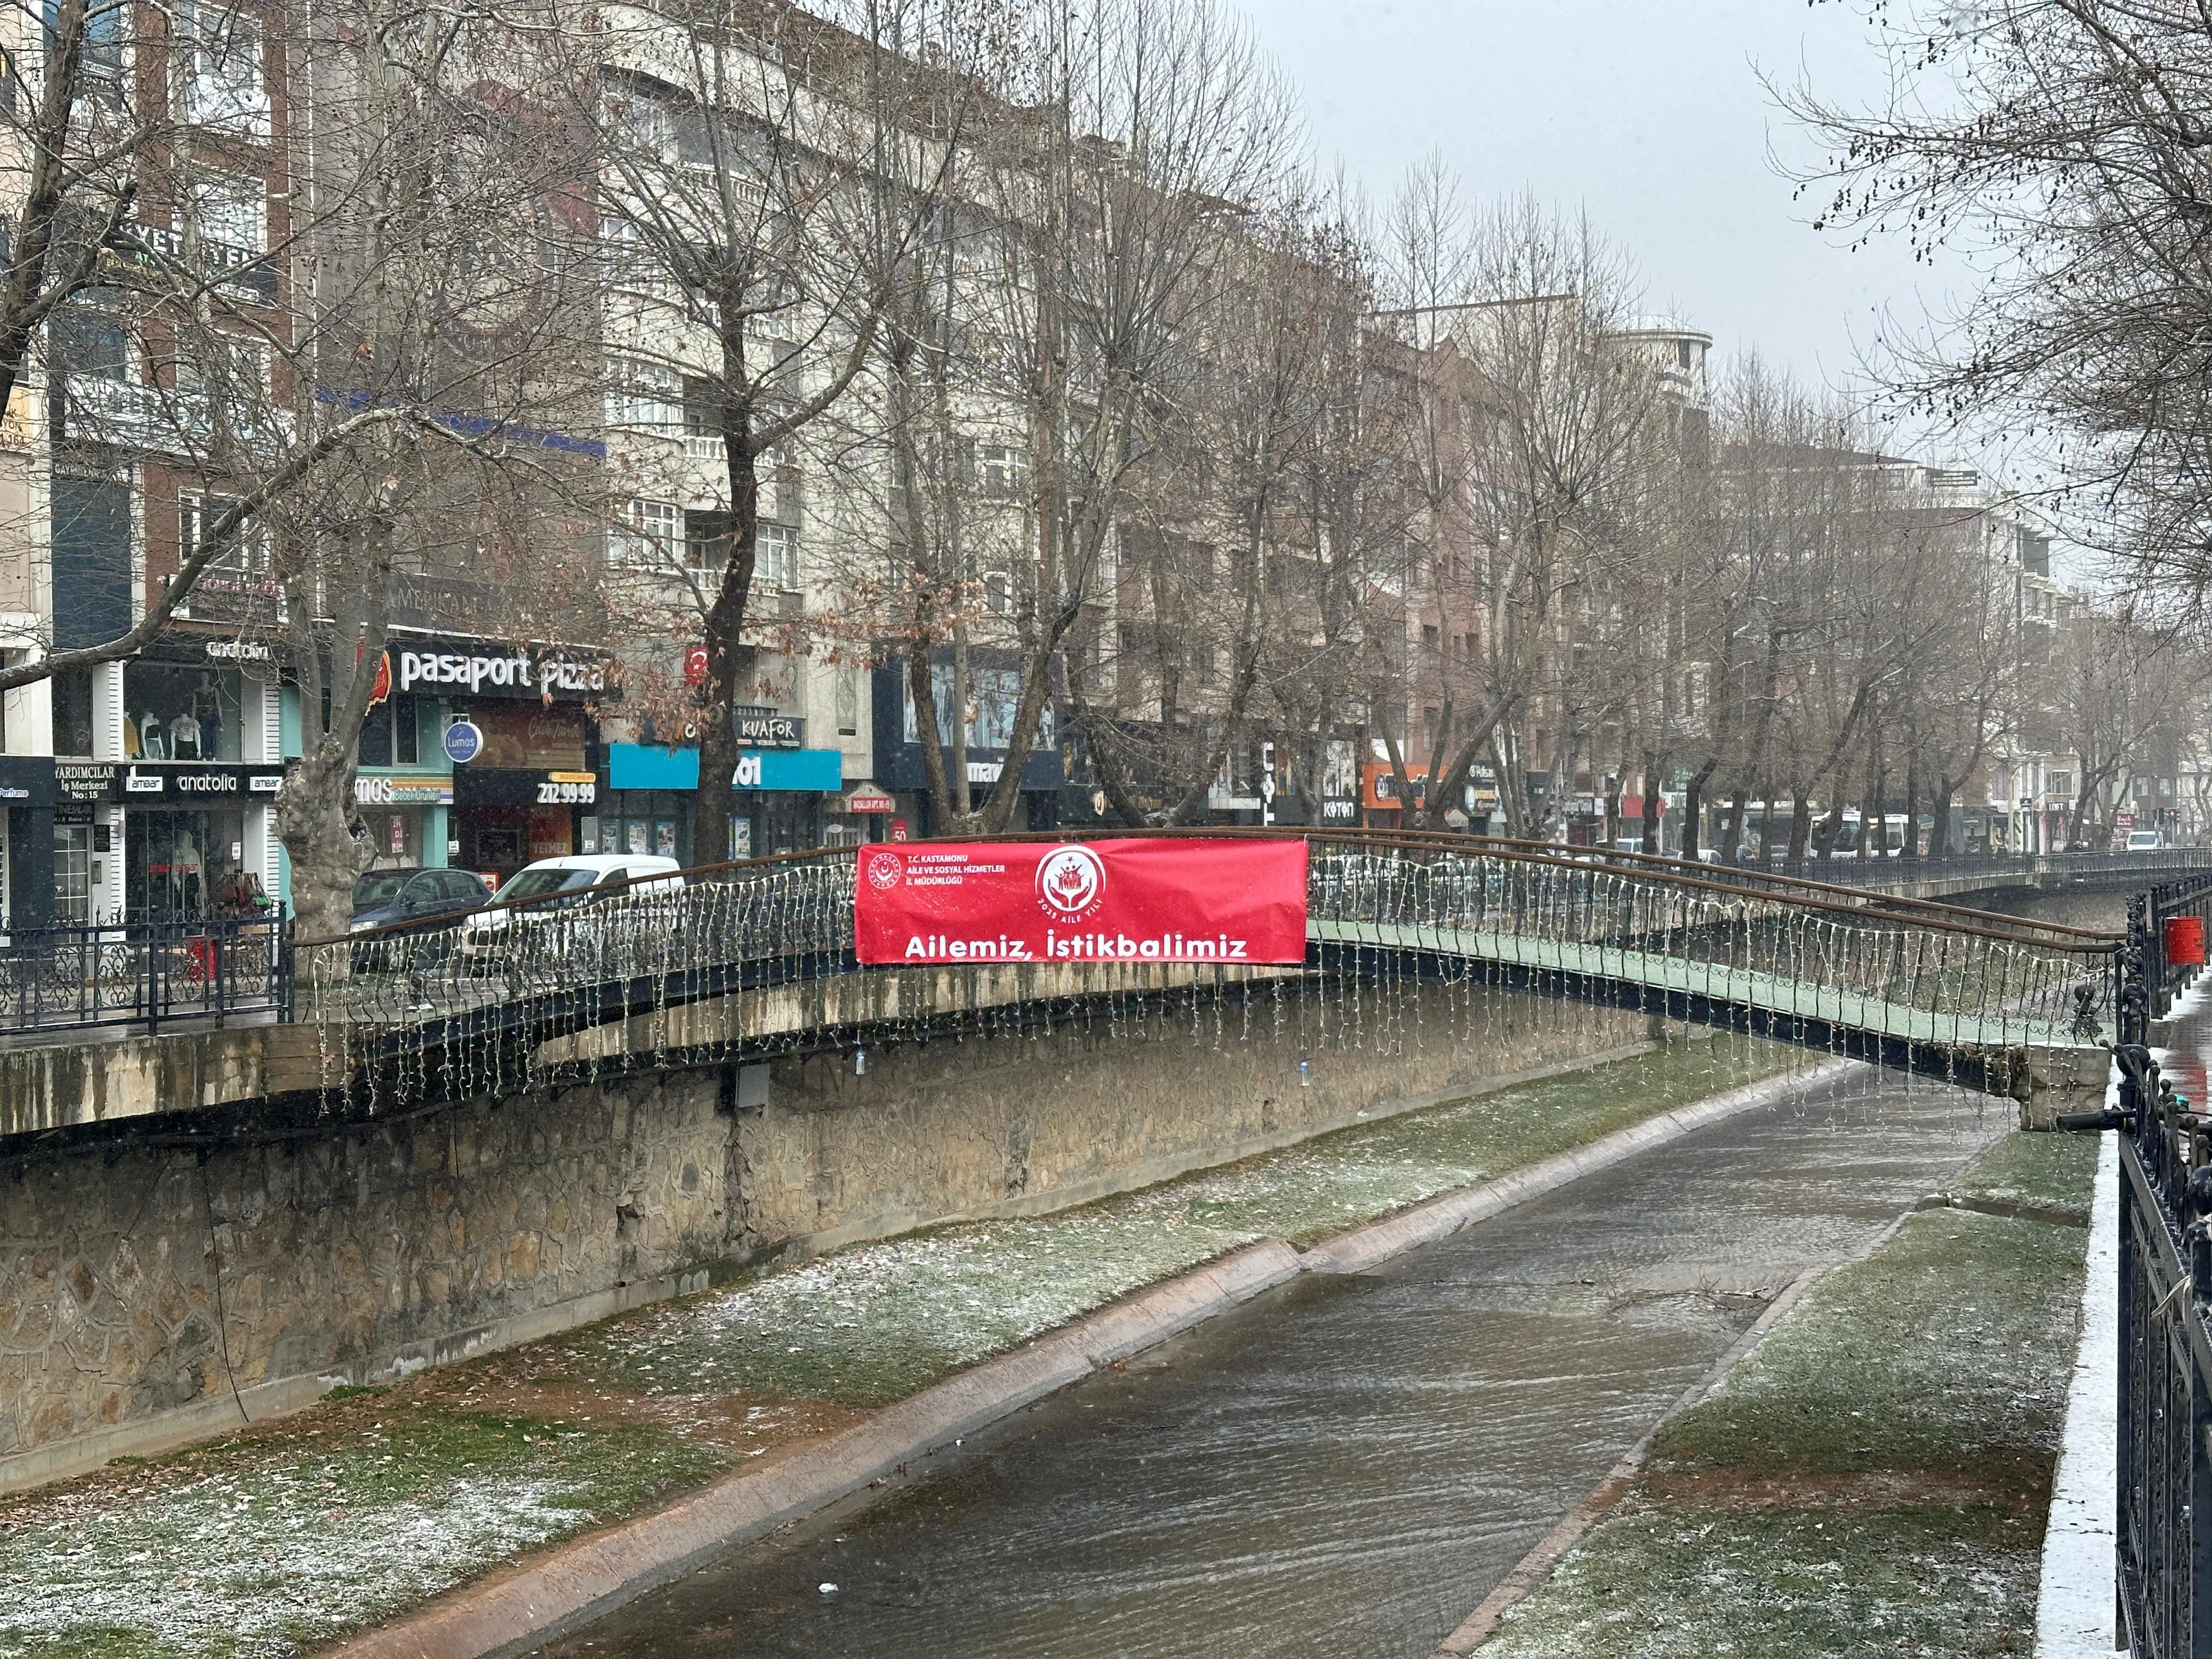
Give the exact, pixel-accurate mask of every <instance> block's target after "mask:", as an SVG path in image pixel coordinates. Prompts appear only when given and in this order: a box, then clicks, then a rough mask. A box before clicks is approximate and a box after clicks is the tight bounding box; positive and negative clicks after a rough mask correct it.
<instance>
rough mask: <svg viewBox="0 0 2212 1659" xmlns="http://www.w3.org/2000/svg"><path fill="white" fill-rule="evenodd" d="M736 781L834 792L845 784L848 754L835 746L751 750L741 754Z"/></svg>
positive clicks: (743, 785)
mask: <svg viewBox="0 0 2212 1659" xmlns="http://www.w3.org/2000/svg"><path fill="white" fill-rule="evenodd" d="M734 781H735V782H736V784H737V787H738V788H740V789H788V790H796V791H799V792H803V793H808V794H824V795H826V794H832V793H836V791H837V790H839V789H842V788H843V787H845V757H844V755H843V754H842V752H841V751H839V750H835V749H780V750H779V749H771V750H765V751H763V750H751V749H748V750H743V751H742V752H740V753H739V755H738V772H737V776H736V778H735V780H734Z"/></svg>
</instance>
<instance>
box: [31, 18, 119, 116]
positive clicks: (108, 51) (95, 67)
mask: <svg viewBox="0 0 2212 1659" xmlns="http://www.w3.org/2000/svg"><path fill="white" fill-rule="evenodd" d="M126 9H127V8H126V6H125V0H88V4H87V6H86V8H85V18H84V52H83V55H82V59H81V61H82V64H83V66H84V76H85V79H86V80H87V81H88V82H91V88H90V90H92V91H93V92H94V94H101V93H107V94H111V95H112V91H113V89H114V88H116V87H117V86H118V85H119V84H120V82H121V81H122V79H123V21H124V16H125V11H126ZM61 21H62V7H61V0H46V50H47V52H49V53H51V52H52V51H53V50H54V48H55V46H56V45H57V40H56V35H57V33H58V31H59V29H60V27H61Z"/></svg>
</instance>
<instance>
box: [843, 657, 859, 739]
mask: <svg viewBox="0 0 2212 1659" xmlns="http://www.w3.org/2000/svg"><path fill="white" fill-rule="evenodd" d="M837 735H838V736H839V737H841V738H857V737H859V736H860V671H859V670H858V669H847V670H845V671H842V672H841V673H839V675H838V676H837Z"/></svg>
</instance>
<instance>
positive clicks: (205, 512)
mask: <svg viewBox="0 0 2212 1659" xmlns="http://www.w3.org/2000/svg"><path fill="white" fill-rule="evenodd" d="M234 505H236V503H235V502H233V501H229V500H227V499H226V498H224V497H223V496H221V495H179V497H178V498H177V556H178V557H179V559H184V558H189V557H190V556H191V554H192V551H193V550H195V549H197V547H198V546H199V544H200V543H201V541H202V539H203V538H205V537H206V535H207V534H208V527H209V526H210V525H211V524H212V523H213V522H214V521H215V520H217V519H219V518H221V517H222V515H223V514H224V513H228V511H229V510H230V509H231V507H234ZM179 614H180V615H182V616H185V617H191V618H192V619H193V620H194V621H197V622H239V623H247V622H252V623H266V622H281V621H283V614H284V589H283V583H282V582H281V581H280V580H278V579H277V576H276V570H275V568H274V566H273V563H272V562H271V560H270V553H269V527H268V526H266V525H265V524H264V523H262V521H261V520H258V519H248V520H246V521H245V522H244V523H243V524H241V525H240V526H239V527H238V529H237V531H236V532H234V539H233V541H232V544H231V545H230V546H229V547H228V548H226V549H225V550H223V551H222V553H220V554H218V555H217V556H216V558H215V560H214V562H212V563H210V565H209V566H208V568H206V569H205V570H204V571H203V572H202V573H201V574H200V579H199V580H198V581H197V583H195V584H194V585H193V587H192V591H191V592H190V593H189V594H188V595H186V596H185V603H184V605H182V606H181V607H179Z"/></svg>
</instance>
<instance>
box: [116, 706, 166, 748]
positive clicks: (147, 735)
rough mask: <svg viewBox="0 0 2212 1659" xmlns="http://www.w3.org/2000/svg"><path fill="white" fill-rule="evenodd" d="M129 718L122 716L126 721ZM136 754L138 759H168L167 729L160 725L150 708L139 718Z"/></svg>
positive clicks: (158, 716) (157, 715)
mask: <svg viewBox="0 0 2212 1659" xmlns="http://www.w3.org/2000/svg"><path fill="white" fill-rule="evenodd" d="M130 718H131V717H130V716H129V715H128V714H126V715H125V716H124V719H125V720H126V721H127V720H129V719H130ZM138 753H139V756H140V757H141V758H142V759H145V760H167V759H168V758H169V738H168V727H167V726H165V725H163V724H162V722H161V716H160V715H159V714H155V712H154V711H153V710H152V709H150V708H149V709H148V710H147V711H146V712H145V714H143V715H142V716H141V717H140V718H139V721H138Z"/></svg>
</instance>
